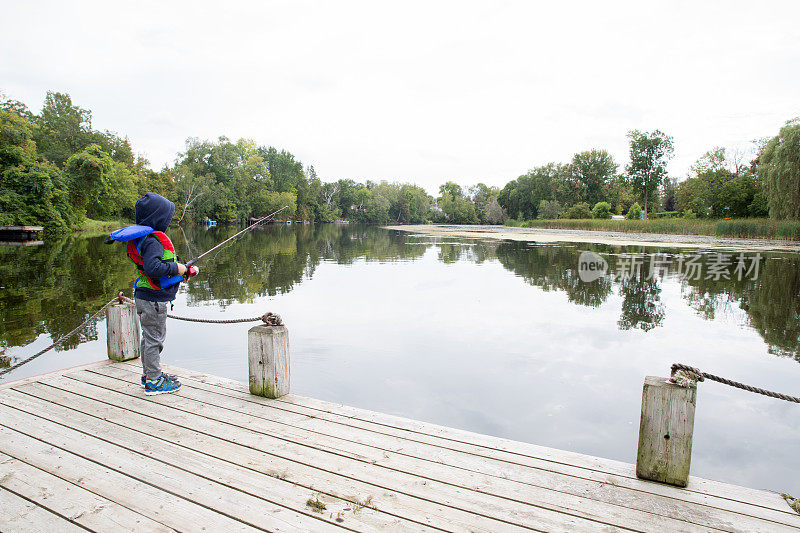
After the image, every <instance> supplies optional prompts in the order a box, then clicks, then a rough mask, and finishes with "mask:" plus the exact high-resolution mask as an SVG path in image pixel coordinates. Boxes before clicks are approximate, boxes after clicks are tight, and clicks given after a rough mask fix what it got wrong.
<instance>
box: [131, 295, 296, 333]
mask: <svg viewBox="0 0 800 533" xmlns="http://www.w3.org/2000/svg"><path fill="white" fill-rule="evenodd" d="M118 298H120V301H125V302H128V303H131V304H135V303H136V302H135V301H134V300H131V299H130V298H128V297H126V296H119V297H118ZM167 316H168V317H169V318H174V319H175V320H184V321H186V322H200V323H201V324H241V323H243V322H263V323H264V324H266V325H268V326H282V325H283V320H282V319H281V315H276V314H275V313H266V314H263V315H261V316H254V317H252V318H227V319H214V318H192V317H188V316H178V315H173V314H170V313H167Z"/></svg>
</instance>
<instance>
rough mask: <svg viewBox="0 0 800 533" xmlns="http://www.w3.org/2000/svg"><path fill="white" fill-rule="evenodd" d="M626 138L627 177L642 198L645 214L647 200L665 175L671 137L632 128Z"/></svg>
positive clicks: (659, 132) (669, 154)
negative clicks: (628, 153)
mask: <svg viewBox="0 0 800 533" xmlns="http://www.w3.org/2000/svg"><path fill="white" fill-rule="evenodd" d="M628 139H630V159H631V161H630V163H629V164H628V165H627V167H626V171H627V174H628V179H629V180H630V183H631V185H632V186H633V188H634V190H635V191H637V192H638V193H639V194H640V195H641V196H642V197H643V198H644V212H645V214H647V204H648V200H651V195H654V193H655V192H656V191H657V190H658V188H659V187H660V186H661V183H662V182H663V181H664V178H666V176H667V162H668V161H669V159H670V158H671V157H672V153H673V151H674V148H673V145H672V137H670V136H669V135H666V134H665V133H663V132H661V131H659V130H655V131H653V132H642V131H639V130H632V131H629V132H628Z"/></svg>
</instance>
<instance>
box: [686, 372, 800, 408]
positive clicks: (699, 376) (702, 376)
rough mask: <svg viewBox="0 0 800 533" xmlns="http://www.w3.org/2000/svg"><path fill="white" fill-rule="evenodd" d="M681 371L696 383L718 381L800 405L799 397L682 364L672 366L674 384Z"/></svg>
mask: <svg viewBox="0 0 800 533" xmlns="http://www.w3.org/2000/svg"><path fill="white" fill-rule="evenodd" d="M680 371H684V372H689V373H691V374H693V376H692V377H693V378H694V380H695V381H704V380H706V379H710V380H711V381H716V382H718V383H722V384H724V385H729V386H731V387H736V388H737V389H742V390H746V391H750V392H755V393H756V394H763V395H764V396H769V397H771V398H778V399H780V400H786V401H787V402H794V403H800V398H798V397H797V396H789V395H788V394H781V393H780V392H772V391H768V390H766V389H760V388H758V387H753V386H751V385H745V384H744V383H739V382H738V381H732V380H730V379H726V378H721V377H719V376H715V375H714V374H709V373H707V372H701V371H700V369H698V368H695V367H693V366H688V365H682V364H680V363H675V364H674V365H672V378H670V379H671V381H672V382H673V383H678V381H679V380H680V375H679V376H678V377H677V378H676V374H677V373H678V372H680Z"/></svg>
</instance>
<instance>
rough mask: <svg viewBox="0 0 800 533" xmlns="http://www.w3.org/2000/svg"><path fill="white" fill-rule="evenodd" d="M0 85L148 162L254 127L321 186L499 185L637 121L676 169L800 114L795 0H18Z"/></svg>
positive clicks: (615, 144) (7, 6)
mask: <svg viewBox="0 0 800 533" xmlns="http://www.w3.org/2000/svg"><path fill="white" fill-rule="evenodd" d="M0 8H1V9H2V11H1V12H2V22H0V28H1V30H0V90H2V91H3V92H5V93H6V94H7V95H8V96H9V97H12V98H15V99H18V100H21V101H23V102H24V103H26V104H27V105H28V106H30V107H31V108H32V110H34V111H37V112H38V111H39V110H40V109H41V105H42V102H43V100H44V96H45V93H46V91H47V90H54V91H62V92H67V93H69V94H70V95H71V96H72V99H73V102H74V103H76V104H77V105H80V106H81V107H84V108H88V109H91V110H92V112H93V126H94V127H95V128H97V129H109V130H112V131H115V132H117V133H119V134H121V135H123V136H128V137H129V138H130V140H131V142H132V144H133V147H134V149H135V150H136V151H137V152H141V153H144V154H145V155H146V157H147V158H148V159H149V160H150V161H151V162H152V164H153V166H154V167H156V168H157V167H160V166H161V165H163V164H164V163H172V162H174V160H175V157H176V154H177V153H178V152H180V151H181V150H182V149H183V147H184V143H185V140H186V138H187V137H199V138H201V139H216V138H217V137H219V136H220V135H226V136H228V137H230V138H232V139H237V138H239V137H247V138H252V139H254V140H255V141H256V142H257V143H259V144H264V145H274V146H277V147H280V148H285V149H287V150H289V151H290V152H292V153H294V154H295V156H297V157H298V158H299V159H300V160H301V161H303V163H304V164H305V165H309V164H313V165H314V167H315V168H316V170H317V173H318V175H319V176H320V177H321V178H322V179H323V181H332V180H336V179H339V178H353V179H356V180H363V179H373V180H379V179H388V180H399V181H412V182H416V183H418V184H420V185H423V186H424V187H425V188H426V189H428V190H429V191H430V192H434V191H436V190H437V189H438V185H439V184H441V183H443V182H444V181H445V180H455V181H457V182H459V183H461V184H462V185H471V184H474V183H477V182H478V181H483V182H485V183H488V184H491V185H498V186H503V185H504V184H505V183H506V182H508V181H509V180H510V179H513V178H516V177H517V176H518V175H520V174H522V173H524V172H525V171H526V170H527V169H529V168H531V167H534V166H538V165H542V164H545V163H548V162H550V161H557V162H566V161H568V160H569V158H570V157H571V156H572V154H574V153H575V152H578V151H582V150H587V149H590V148H604V149H606V150H608V151H609V152H611V154H612V155H613V156H614V157H615V159H616V160H617V162H619V163H620V164H622V165H624V163H625V162H626V161H627V139H626V137H625V134H626V132H627V131H628V130H631V129H643V130H653V129H661V130H662V131H664V132H666V133H668V134H669V135H672V136H673V137H674V139H675V157H674V159H673V161H672V162H671V164H670V172H671V174H672V175H673V176H676V177H684V176H685V174H686V171H687V170H688V168H689V166H690V165H691V163H692V162H693V161H695V160H696V159H697V158H698V157H699V156H700V155H702V154H703V153H704V152H705V151H706V150H708V149H710V148H712V147H714V146H718V145H719V146H727V147H739V148H746V147H747V146H748V144H749V142H750V141H752V140H753V139H756V138H760V137H765V136H772V135H775V134H776V133H777V132H778V129H779V128H780V127H781V125H782V124H783V123H785V122H786V120H788V119H790V118H793V117H796V116H800V98H798V96H800V30H799V29H798V28H800V24H799V23H798V21H800V2H798V1H797V0H790V1H762V2H752V1H747V2H739V1H724V2H723V1H714V2H710V1H709V2H704V1H701V0H695V1H686V2H683V1H670V2H657V3H656V2H645V1H642V0H636V1H630V2H613V1H607V2H598V1H596V0H593V1H585V2H547V3H546V4H544V3H542V4H539V3H535V2H502V1H493V2H468V1H458V2H435V1H431V0H428V1H424V2H413V1H407V0H406V1H403V2H391V3H389V2H380V1H375V0H373V1H364V2H341V1H338V2H334V1H326V2H303V1H280V2H277V1H259V2H212V3H208V2H197V1H193V2H173V1H167V2H165V1H159V2H141V1H137V2H125V3H115V2H110V1H102V2H64V1H63V0H61V1H57V2H37V1H26V2H16V1H15V2H12V1H9V0H0Z"/></svg>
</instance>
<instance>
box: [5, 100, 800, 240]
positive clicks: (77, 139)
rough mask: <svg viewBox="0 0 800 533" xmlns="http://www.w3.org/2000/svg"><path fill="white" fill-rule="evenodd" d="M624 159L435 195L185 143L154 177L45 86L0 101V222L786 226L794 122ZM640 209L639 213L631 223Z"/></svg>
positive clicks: (795, 205) (597, 159)
mask: <svg viewBox="0 0 800 533" xmlns="http://www.w3.org/2000/svg"><path fill="white" fill-rule="evenodd" d="M628 139H629V147H630V153H629V155H630V163H628V164H627V165H626V166H625V167H624V168H620V166H619V164H618V163H617V162H616V161H614V158H613V157H612V156H611V155H610V154H609V153H608V152H607V151H605V150H601V149H593V150H588V151H584V152H579V153H576V154H575V155H574V156H573V157H572V159H571V161H570V162H568V163H566V164H564V163H549V164H547V165H543V166H540V167H535V168H533V169H531V170H529V171H528V172H526V173H525V174H523V175H521V176H519V177H518V178H516V179H514V180H511V181H510V182H508V183H507V184H506V185H505V186H504V187H503V188H502V189H501V188H499V187H492V186H488V185H486V184H485V183H478V184H477V185H475V186H472V187H469V188H466V189H465V188H463V187H462V186H461V185H459V184H457V183H455V182H453V181H446V182H445V183H444V184H442V185H441V186H440V187H439V193H438V196H436V197H434V196H432V195H430V194H428V193H427V192H426V191H425V189H423V188H422V187H420V186H418V185H415V184H412V183H390V182H386V181H372V180H366V181H363V182H359V181H356V180H352V179H340V180H338V181H335V182H322V180H321V179H320V178H319V177H318V176H317V173H316V171H315V170H314V167H313V166H307V167H304V165H303V163H302V162H301V161H299V160H297V159H296V158H295V156H294V155H293V154H291V153H290V152H288V151H287V150H283V149H278V148H275V147H272V146H261V145H258V144H256V143H255V142H254V141H252V140H248V139H239V140H237V141H232V140H231V139H229V138H227V137H220V138H218V139H217V140H216V141H202V140H199V139H196V138H190V139H188V140H187V141H186V145H185V149H184V151H183V152H181V153H179V154H178V155H177V157H176V160H175V162H174V163H173V164H172V165H165V166H164V167H163V168H162V169H160V170H157V171H156V170H153V169H151V168H150V163H149V162H148V161H147V160H146V159H145V158H144V157H142V156H140V155H136V154H135V153H134V150H133V148H132V146H131V144H130V142H129V140H128V139H127V138H124V137H122V136H120V135H118V134H117V133H114V132H110V131H98V130H95V129H94V128H93V127H92V114H91V111H89V110H87V109H83V108H81V107H79V106H77V105H75V104H74V103H73V102H72V100H71V98H70V96H69V95H68V94H65V93H59V92H48V93H47V95H46V97H45V101H44V104H43V106H42V110H41V112H39V113H38V114H36V113H33V112H31V111H30V110H29V109H28V107H27V106H25V105H24V104H22V103H21V102H18V101H16V100H13V99H10V98H7V97H5V96H3V95H2V94H0V225H17V224H25V225H43V226H45V227H46V228H47V230H48V231H67V230H69V229H71V228H75V227H78V226H80V225H81V224H82V223H83V222H84V220H85V219H86V218H91V219H105V220H108V219H118V218H126V219H130V218H132V217H133V205H134V202H135V200H136V198H138V197H139V196H140V195H142V194H144V193H145V192H147V191H154V192H158V193H160V194H162V195H163V196H166V197H167V198H169V199H171V200H172V201H174V202H175V204H176V206H177V209H176V216H175V218H176V220H177V221H179V222H181V223H182V222H184V221H186V222H188V223H198V222H201V221H203V220H205V219H211V220H216V221H218V222H219V223H231V224H237V223H238V224H241V223H245V222H247V221H248V220H250V219H252V218H253V217H258V216H263V215H264V214H267V213H269V212H271V211H274V210H276V209H278V208H280V207H283V206H289V207H288V209H286V210H284V211H283V213H282V215H281V216H286V217H288V218H291V219H294V220H298V221H308V222H333V221H336V220H339V219H346V220H351V221H356V222H364V223H374V224H388V223H403V224H408V223H427V222H439V223H453V224H501V223H503V222H505V221H506V220H507V219H509V218H511V219H516V220H528V219H535V218H542V219H554V218H592V217H594V218H610V217H611V215H612V214H613V213H618V214H626V215H627V216H628V218H639V217H640V216H684V217H688V218H694V217H708V218H723V217H764V216H771V217H773V218H777V219H797V218H800V121H798V120H795V121H790V122H788V123H787V124H786V126H784V127H783V128H782V129H781V130H780V132H779V134H778V135H777V136H775V137H774V138H772V139H766V140H764V141H762V142H760V143H759V145H758V150H757V153H756V156H755V157H754V158H753V159H752V160H751V161H749V162H746V163H745V162H744V161H743V160H742V159H743V158H742V155H741V154H740V153H738V152H737V153H734V154H732V155H729V154H728V153H727V152H726V150H725V149H724V148H714V149H712V150H710V151H709V152H707V153H706V154H705V155H703V156H702V157H701V158H700V159H699V160H698V161H697V162H696V163H695V164H694V165H693V166H692V167H691V170H690V172H689V176H688V177H687V178H686V179H685V180H683V181H680V182H678V181H677V180H676V179H675V178H673V177H670V176H668V174H667V162H668V161H669V159H670V158H671V156H672V154H673V151H674V148H673V139H672V138H671V137H670V136H669V135H666V134H665V133H663V132H661V131H659V130H655V131H652V132H646V131H644V132H643V131H638V130H633V131H631V132H629V133H628ZM642 213H644V215H642Z"/></svg>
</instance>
